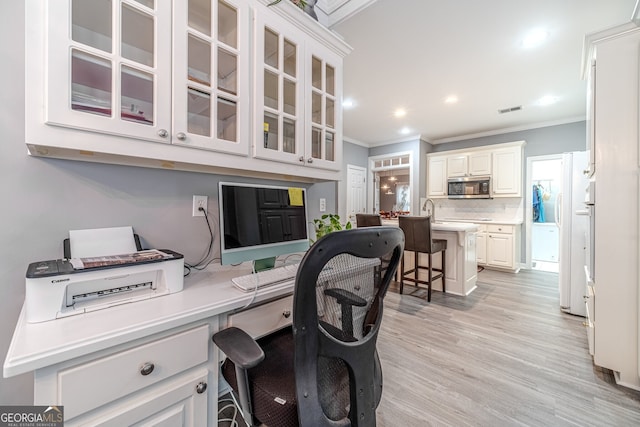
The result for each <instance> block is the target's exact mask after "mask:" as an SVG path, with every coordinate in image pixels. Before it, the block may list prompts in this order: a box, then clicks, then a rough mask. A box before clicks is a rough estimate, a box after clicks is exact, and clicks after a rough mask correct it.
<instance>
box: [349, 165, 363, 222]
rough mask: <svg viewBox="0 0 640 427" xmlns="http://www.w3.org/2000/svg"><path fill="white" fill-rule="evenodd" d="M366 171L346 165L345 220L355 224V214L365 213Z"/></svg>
mask: <svg viewBox="0 0 640 427" xmlns="http://www.w3.org/2000/svg"><path fill="white" fill-rule="evenodd" d="M366 184H367V169H366V168H362V167H360V166H354V165H347V187H348V188H347V219H348V220H349V221H350V222H351V223H352V224H355V222H356V214H357V213H364V212H365V211H366V193H365V190H366V188H367V185H366Z"/></svg>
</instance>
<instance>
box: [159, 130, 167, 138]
mask: <svg viewBox="0 0 640 427" xmlns="http://www.w3.org/2000/svg"><path fill="white" fill-rule="evenodd" d="M158 136H159V137H160V138H166V137H167V136H169V132H168V131H167V130H166V129H160V130H159V131H158Z"/></svg>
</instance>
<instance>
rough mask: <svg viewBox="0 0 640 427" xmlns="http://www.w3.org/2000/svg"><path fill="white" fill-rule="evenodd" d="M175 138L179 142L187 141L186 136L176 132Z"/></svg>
mask: <svg viewBox="0 0 640 427" xmlns="http://www.w3.org/2000/svg"><path fill="white" fill-rule="evenodd" d="M176 138H178V139H179V140H180V141H184V140H185V139H187V135H186V134H185V133H184V132H178V133H177V134H176Z"/></svg>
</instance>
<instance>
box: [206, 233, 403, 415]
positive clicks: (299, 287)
mask: <svg viewBox="0 0 640 427" xmlns="http://www.w3.org/2000/svg"><path fill="white" fill-rule="evenodd" d="M403 246H404V236H403V233H402V230H400V229H399V228H398V227H377V228H361V229H353V230H345V231H338V232H334V233H331V234H328V235H326V236H325V237H323V238H321V239H320V240H318V241H317V242H316V243H315V244H314V245H313V246H312V247H311V248H310V249H309V251H308V252H307V254H306V255H305V257H304V258H303V260H302V261H301V263H300V267H299V269H298V274H297V276H296V281H295V288H294V298H293V325H292V327H291V328H286V329H284V330H280V331H278V332H275V333H273V334H270V335H268V336H266V337H263V338H261V339H259V340H258V344H256V342H255V341H254V340H253V339H252V338H251V337H250V336H249V335H247V334H246V333H245V332H244V331H242V330H240V329H238V328H234V327H231V328H227V329H224V330H222V331H220V332H218V333H216V334H215V335H214V336H213V341H214V342H215V343H216V344H217V345H218V347H219V348H220V349H221V350H222V351H223V352H224V353H225V354H226V356H227V359H226V361H225V362H224V364H223V367H222V372H223V375H224V377H225V379H226V380H227V381H228V382H229V384H231V386H232V387H233V389H234V390H236V391H237V392H238V395H239V398H240V406H241V407H242V412H243V413H244V416H245V420H247V421H248V422H249V423H250V425H255V424H256V423H263V424H265V425H268V426H272V427H286V426H292V427H293V426H298V425H300V426H313V427H319V426H338V425H339V426H375V424H376V415H375V410H376V408H377V406H378V403H379V402H380V398H381V395H382V371H381V367H380V361H379V359H378V354H377V352H376V341H377V337H378V331H379V329H380V323H381V320H382V312H383V310H382V308H383V299H384V297H385V295H386V293H387V289H388V288H389V283H390V281H391V278H392V276H393V274H394V272H395V271H396V269H397V267H398V264H399V262H400V257H401V255H402V252H403ZM390 253H391V254H392V255H391V257H390V259H391V262H390V265H389V268H388V269H387V271H386V273H385V275H384V277H383V279H382V280H381V281H380V282H378V283H376V282H375V281H374V268H375V266H377V265H379V264H380V259H381V258H382V257H385V256H387V255H388V254H390ZM237 379H239V380H237Z"/></svg>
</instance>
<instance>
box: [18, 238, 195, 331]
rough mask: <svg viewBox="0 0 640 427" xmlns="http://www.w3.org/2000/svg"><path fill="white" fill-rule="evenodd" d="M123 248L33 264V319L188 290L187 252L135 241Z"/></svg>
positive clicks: (29, 312) (29, 278) (29, 308)
mask: <svg viewBox="0 0 640 427" xmlns="http://www.w3.org/2000/svg"><path fill="white" fill-rule="evenodd" d="M98 230H99V231H102V230H107V229H98ZM129 230H131V237H132V238H133V232H132V229H129ZM125 233H126V231H125ZM127 238H128V237H127ZM92 244H95V242H93V241H92ZM106 246H108V245H106ZM124 247H126V248H127V249H130V248H131V246H127V245H125V246H124ZM118 248H123V246H122V245H116V247H115V248H109V250H108V251H107V252H108V253H110V254H109V255H101V256H85V257H79V258H76V257H73V258H63V259H58V260H51V261H40V262H34V263H31V264H29V267H28V269H27V275H26V293H25V308H26V320H27V322H29V323H37V322H44V321H47V320H53V319H58V318H61V317H66V316H73V315H76V314H82V313H85V312H89V311H94V310H101V309H104V308H108V307H111V306H114V305H119V304H126V303H130V302H135V301H140V300H146V299H149V298H154V297H158V296H162V295H168V294H172V293H176V292H180V291H182V287H183V282H184V280H183V274H184V257H183V256H182V255H181V254H179V253H177V252H174V251H171V250H167V249H162V250H157V249H150V250H136V247H135V246H133V251H132V252H128V253H122V254H114V251H117V249H118ZM84 253H85V254H86V253H91V251H88V252H87V251H85V252H84ZM94 255H95V254H94Z"/></svg>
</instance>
